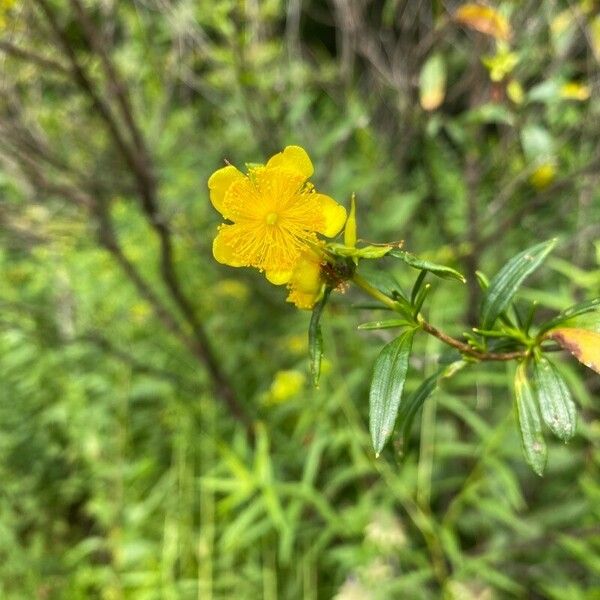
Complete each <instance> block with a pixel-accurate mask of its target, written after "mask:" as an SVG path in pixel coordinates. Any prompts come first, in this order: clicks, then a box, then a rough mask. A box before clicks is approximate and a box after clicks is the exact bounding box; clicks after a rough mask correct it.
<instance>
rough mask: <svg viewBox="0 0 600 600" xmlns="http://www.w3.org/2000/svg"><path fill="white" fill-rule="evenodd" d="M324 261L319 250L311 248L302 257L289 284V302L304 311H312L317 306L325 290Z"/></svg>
mask: <svg viewBox="0 0 600 600" xmlns="http://www.w3.org/2000/svg"><path fill="white" fill-rule="evenodd" d="M322 261H323V258H322V257H321V255H320V254H319V253H318V250H312V249H310V248H309V249H307V250H306V251H305V252H303V253H302V254H301V255H300V258H299V259H298V262H297V263H296V266H295V267H294V270H293V271H292V275H291V278H290V281H289V284H288V287H289V289H290V293H289V295H288V297H287V301H288V302H292V303H293V304H295V305H296V306H297V307H298V308H304V309H311V308H312V307H313V306H314V305H315V303H316V302H317V300H318V299H319V296H320V295H321V291H322V288H323V279H322V278H321V263H322Z"/></svg>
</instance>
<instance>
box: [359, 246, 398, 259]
mask: <svg viewBox="0 0 600 600" xmlns="http://www.w3.org/2000/svg"><path fill="white" fill-rule="evenodd" d="M391 249H392V247H391V246H365V247H364V248H360V249H359V250H358V254H357V256H359V257H360V258H381V257H382V256H385V255H386V254H387V253H388V252H389V251H390V250H391Z"/></svg>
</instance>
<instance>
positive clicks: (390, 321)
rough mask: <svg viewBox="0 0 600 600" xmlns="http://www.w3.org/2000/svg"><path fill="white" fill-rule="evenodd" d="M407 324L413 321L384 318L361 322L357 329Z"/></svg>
mask: <svg viewBox="0 0 600 600" xmlns="http://www.w3.org/2000/svg"><path fill="white" fill-rule="evenodd" d="M409 325H414V322H410V321H407V320H406V319H386V320H385V321H369V322H368V323H361V324H360V325H359V326H358V329H363V330H371V329H392V328H393V327H408V326H409Z"/></svg>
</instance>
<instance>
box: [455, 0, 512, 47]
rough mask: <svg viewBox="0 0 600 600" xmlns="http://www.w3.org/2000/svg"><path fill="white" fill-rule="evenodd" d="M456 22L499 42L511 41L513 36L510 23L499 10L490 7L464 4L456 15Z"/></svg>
mask: <svg viewBox="0 0 600 600" xmlns="http://www.w3.org/2000/svg"><path fill="white" fill-rule="evenodd" d="M454 20H455V21H456V22H457V23H460V24H461V25H465V26H466V27H469V28H470V29H474V30H475V31H479V32H480V33H485V34H486V35H490V36H492V37H493V38H496V39H497V40H509V39H510V37H511V35H512V33H511V29H510V24H509V22H508V21H507V20H506V19H505V18H504V17H503V16H502V15H501V14H500V13H499V12H498V11H497V10H495V9H493V8H491V7H489V6H481V5H480V4H471V3H468V4H463V5H462V6H460V7H459V8H458V10H457V11H456V12H455V13H454Z"/></svg>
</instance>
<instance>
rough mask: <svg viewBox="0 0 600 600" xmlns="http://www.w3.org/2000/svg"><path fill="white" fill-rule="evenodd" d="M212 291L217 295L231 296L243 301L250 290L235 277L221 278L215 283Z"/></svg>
mask: <svg viewBox="0 0 600 600" xmlns="http://www.w3.org/2000/svg"><path fill="white" fill-rule="evenodd" d="M214 292H215V294H216V295H217V296H221V297H225V298H233V299H234V300H238V301H239V302H243V301H244V300H246V299H247V298H248V295H249V293H250V290H248V286H247V285H245V284H244V283H242V282H241V281H237V280H235V279H223V280H222V281H219V282H218V283H217V284H216V285H215V287H214Z"/></svg>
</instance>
